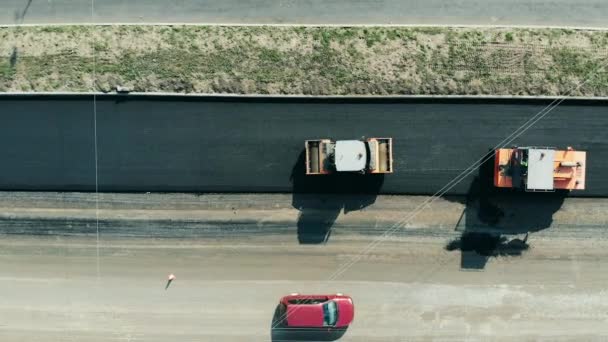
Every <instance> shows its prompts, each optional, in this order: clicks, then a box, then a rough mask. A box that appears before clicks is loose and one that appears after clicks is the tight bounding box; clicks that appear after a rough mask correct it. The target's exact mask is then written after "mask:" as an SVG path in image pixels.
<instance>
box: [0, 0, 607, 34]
mask: <svg viewBox="0 0 608 342" xmlns="http://www.w3.org/2000/svg"><path fill="white" fill-rule="evenodd" d="M93 4H94V7H93V8H92V6H93ZM607 15H608V3H606V2H605V1H603V0H581V1H569V0H512V1H504V0H486V1H479V0H457V1H447V0H426V1H420V0H358V1H350V0H185V1H175V2H168V1H165V0H101V1H89V0H34V1H32V0H5V1H3V4H2V10H1V11H0V24H15V23H26V24H39V23H90V22H96V23H156V22H163V23H167V22H169V23H171V22H186V23H234V24H284V23H287V24H441V25H542V26H585V27H605V26H606V20H605V19H606V16H607Z"/></svg>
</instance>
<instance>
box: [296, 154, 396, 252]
mask: <svg viewBox="0 0 608 342" xmlns="http://www.w3.org/2000/svg"><path fill="white" fill-rule="evenodd" d="M305 158H306V152H305V151H304V150H302V152H301V153H300V155H299V157H298V160H297V161H296V163H295V165H294V167H293V169H292V172H291V177H290V180H291V183H292V191H293V197H292V206H293V207H294V208H296V209H298V210H299V211H300V214H299V216H298V223H297V226H298V241H299V242H300V243H301V244H319V243H325V242H327V241H328V240H329V237H330V235H331V228H332V226H333V225H334V222H335V221H336V219H337V218H338V216H339V215H340V213H341V212H342V211H344V214H348V213H349V212H351V211H356V210H361V209H363V208H365V207H367V206H369V205H371V204H373V203H374V202H375V201H376V197H377V196H378V193H379V192H380V189H381V188H382V184H383V183H384V175H383V174H375V175H361V174H353V173H343V174H331V175H314V176H309V175H306V160H305Z"/></svg>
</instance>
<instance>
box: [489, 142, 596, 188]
mask: <svg viewBox="0 0 608 342" xmlns="http://www.w3.org/2000/svg"><path fill="white" fill-rule="evenodd" d="M586 158H587V153H586V152H584V151H575V150H573V149H572V148H571V147H568V148H567V149H566V150H555V149H552V148H546V147H516V148H501V149H498V150H496V155H495V159H494V185H495V186H497V187H499V188H516V189H523V190H525V191H554V190H555V189H566V190H583V189H585V171H586Z"/></svg>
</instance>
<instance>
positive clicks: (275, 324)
mask: <svg viewBox="0 0 608 342" xmlns="http://www.w3.org/2000/svg"><path fill="white" fill-rule="evenodd" d="M283 318H284V317H282V315H281V311H280V309H279V306H278V305H277V307H276V308H275V310H274V314H273V316H272V323H271V325H270V336H271V341H273V342H279V341H280V342H288V341H311V342H312V341H336V340H338V339H340V338H341V337H342V336H343V335H344V334H345V333H346V330H347V328H346V329H338V330H331V331H328V330H326V329H294V328H285V327H283V326H282V325H281V324H280V320H281V319H283Z"/></svg>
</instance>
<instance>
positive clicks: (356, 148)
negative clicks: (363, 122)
mask: <svg viewBox="0 0 608 342" xmlns="http://www.w3.org/2000/svg"><path fill="white" fill-rule="evenodd" d="M334 153H335V163H336V171H361V170H363V169H365V164H366V163H367V152H366V150H365V143H364V142H362V141H359V140H338V141H336V149H335V151H334Z"/></svg>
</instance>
